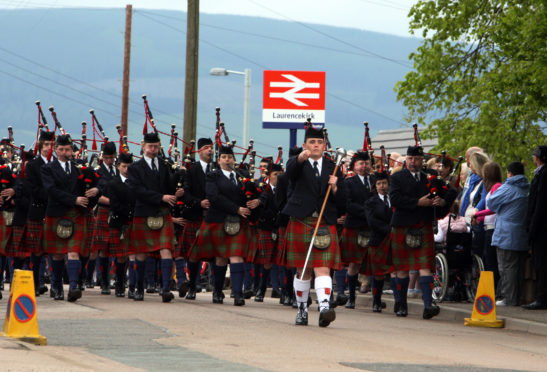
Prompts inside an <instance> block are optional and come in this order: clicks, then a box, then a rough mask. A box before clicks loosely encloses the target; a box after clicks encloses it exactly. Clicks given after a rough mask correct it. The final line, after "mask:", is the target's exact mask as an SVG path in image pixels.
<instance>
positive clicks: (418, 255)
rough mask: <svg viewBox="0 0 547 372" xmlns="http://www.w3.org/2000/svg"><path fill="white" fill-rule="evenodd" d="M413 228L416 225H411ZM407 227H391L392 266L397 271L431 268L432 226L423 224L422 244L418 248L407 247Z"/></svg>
mask: <svg viewBox="0 0 547 372" xmlns="http://www.w3.org/2000/svg"><path fill="white" fill-rule="evenodd" d="M412 227H413V228H415V227H416V226H412ZM407 229H408V227H393V228H392V230H391V231H392V233H391V252H392V260H393V267H394V269H395V270H397V271H409V270H420V269H429V270H433V264H434V261H435V241H434V237H433V226H432V224H427V225H424V226H423V229H424V231H425V232H424V233H423V234H422V244H421V246H420V247H418V248H409V247H408V246H407V245H406V243H405V235H406V230H407Z"/></svg>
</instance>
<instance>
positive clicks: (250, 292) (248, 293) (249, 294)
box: [243, 289, 255, 300]
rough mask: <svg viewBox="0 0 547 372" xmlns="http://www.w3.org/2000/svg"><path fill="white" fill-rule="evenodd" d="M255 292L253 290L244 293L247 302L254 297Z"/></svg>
mask: <svg viewBox="0 0 547 372" xmlns="http://www.w3.org/2000/svg"><path fill="white" fill-rule="evenodd" d="M254 294H255V293H254V291H253V290H251V289H247V290H245V291H244V292H243V297H245V299H246V300H248V299H249V298H251V297H253V296H254Z"/></svg>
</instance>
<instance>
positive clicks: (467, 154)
mask: <svg viewBox="0 0 547 372" xmlns="http://www.w3.org/2000/svg"><path fill="white" fill-rule="evenodd" d="M476 152H482V149H481V148H480V147H477V146H473V147H470V148H468V149H467V151H466V152H465V163H464V164H462V179H463V180H465V181H464V183H463V191H462V196H465V194H466V193H467V189H468V188H469V182H471V175H472V172H471V168H469V162H470V159H471V155H473V154H474V153H476ZM464 169H465V172H464Z"/></svg>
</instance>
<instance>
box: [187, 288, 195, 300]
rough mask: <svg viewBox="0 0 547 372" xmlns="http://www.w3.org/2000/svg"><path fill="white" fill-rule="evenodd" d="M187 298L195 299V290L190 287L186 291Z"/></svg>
mask: <svg viewBox="0 0 547 372" xmlns="http://www.w3.org/2000/svg"><path fill="white" fill-rule="evenodd" d="M186 299H187V300H195V299H196V291H195V290H193V289H190V290H189V291H188V294H187V295H186Z"/></svg>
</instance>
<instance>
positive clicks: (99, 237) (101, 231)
mask: <svg viewBox="0 0 547 372" xmlns="http://www.w3.org/2000/svg"><path fill="white" fill-rule="evenodd" d="M93 222H94V224H93V233H92V237H93V241H92V243H91V245H90V247H89V252H98V251H103V252H105V251H106V249H107V248H108V240H109V239H110V226H108V208H107V207H101V206H100V205H99V206H97V216H96V217H94V218H93Z"/></svg>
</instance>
